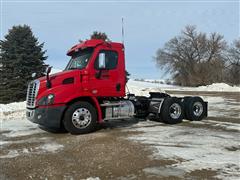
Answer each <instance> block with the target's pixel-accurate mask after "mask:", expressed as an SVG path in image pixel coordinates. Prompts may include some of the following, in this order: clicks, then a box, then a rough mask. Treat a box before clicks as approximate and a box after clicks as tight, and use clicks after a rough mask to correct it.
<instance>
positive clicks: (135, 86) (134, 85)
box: [127, 79, 240, 95]
mask: <svg viewBox="0 0 240 180" xmlns="http://www.w3.org/2000/svg"><path fill="white" fill-rule="evenodd" d="M127 85H128V88H129V90H130V92H131V93H135V91H136V94H138V93H139V92H142V91H144V90H145V89H146V88H147V89H148V90H149V91H159V90H160V91H162V92H164V91H166V90H172V91H213V92H240V87H239V86H230V85H228V84H225V83H213V84H211V85H207V86H200V87H183V86H177V85H170V84H161V83H152V82H150V81H135V80H132V79H130V80H129V81H128V83H127ZM131 90H132V91H131ZM143 94H146V93H143ZM147 94H148V93H147ZM139 95H140V94H139Z"/></svg>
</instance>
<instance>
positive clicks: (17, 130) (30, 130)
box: [0, 118, 45, 142]
mask: <svg viewBox="0 0 240 180" xmlns="http://www.w3.org/2000/svg"><path fill="white" fill-rule="evenodd" d="M0 122H1V130H0V133H1V132H2V135H4V136H6V137H19V136H28V135H32V134H38V133H44V132H45V131H43V130H41V129H39V128H38V126H37V124H34V123H31V122H29V121H28V120H27V119H26V118H24V119H18V118H17V119H11V120H5V121H3V120H2V119H0ZM0 142H1V140H0Z"/></svg>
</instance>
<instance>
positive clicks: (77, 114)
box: [72, 108, 92, 129]
mask: <svg viewBox="0 0 240 180" xmlns="http://www.w3.org/2000/svg"><path fill="white" fill-rule="evenodd" d="M91 120H92V115H91V113H90V111H89V110H88V109H86V108H78V109H76V110H75V111H74V113H73V115H72V123H73V125H74V126H75V127H76V128H78V129H84V128H86V127H87V126H88V125H89V124H90V122H91Z"/></svg>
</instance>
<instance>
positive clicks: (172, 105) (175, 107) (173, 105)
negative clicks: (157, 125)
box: [160, 97, 183, 124]
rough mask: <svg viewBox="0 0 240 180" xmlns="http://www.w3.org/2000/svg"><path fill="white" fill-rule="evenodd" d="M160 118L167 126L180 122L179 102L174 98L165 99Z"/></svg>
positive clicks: (181, 110) (180, 105)
mask: <svg viewBox="0 0 240 180" xmlns="http://www.w3.org/2000/svg"><path fill="white" fill-rule="evenodd" d="M160 117H161V119H162V120H163V121H164V122H166V123H168V124H177V123H180V122H182V119H183V105H182V102H181V100H179V99H178V98H176V97H168V98H166V99H165V100H164V102H163V105H162V109H161V113H160Z"/></svg>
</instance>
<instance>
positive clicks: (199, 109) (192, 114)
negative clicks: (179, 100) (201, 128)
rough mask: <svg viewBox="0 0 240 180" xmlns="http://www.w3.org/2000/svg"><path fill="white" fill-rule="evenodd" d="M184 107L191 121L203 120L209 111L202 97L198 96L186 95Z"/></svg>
mask: <svg viewBox="0 0 240 180" xmlns="http://www.w3.org/2000/svg"><path fill="white" fill-rule="evenodd" d="M184 108H185V116H186V119H188V120H190V121H200V120H202V119H203V118H204V117H205V114H206V111H207V109H206V106H205V105H204V102H203V100H202V98H200V97H198V96H196V97H184Z"/></svg>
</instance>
